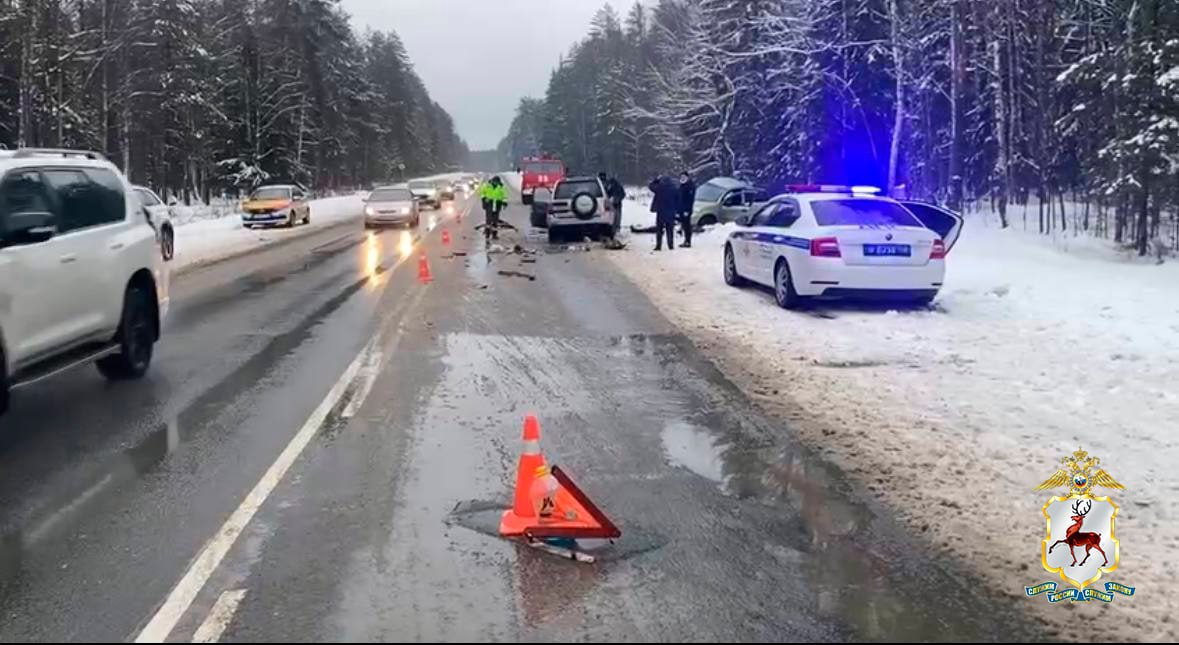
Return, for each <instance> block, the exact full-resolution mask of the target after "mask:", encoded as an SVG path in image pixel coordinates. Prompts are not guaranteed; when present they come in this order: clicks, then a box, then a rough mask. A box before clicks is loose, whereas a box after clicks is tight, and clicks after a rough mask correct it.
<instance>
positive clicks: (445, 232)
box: [442, 228, 450, 246]
mask: <svg viewBox="0 0 1179 645" xmlns="http://www.w3.org/2000/svg"><path fill="white" fill-rule="evenodd" d="M442 246H450V230H449V229H445V228H444V229H442Z"/></svg>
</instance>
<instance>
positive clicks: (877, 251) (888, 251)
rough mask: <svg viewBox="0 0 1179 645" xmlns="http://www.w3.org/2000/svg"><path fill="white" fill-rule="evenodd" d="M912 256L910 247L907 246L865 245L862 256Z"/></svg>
mask: <svg viewBox="0 0 1179 645" xmlns="http://www.w3.org/2000/svg"><path fill="white" fill-rule="evenodd" d="M911 254H912V250H911V247H910V246H909V245H908V244H865V245H864V255H872V256H882V255H898V256H901V257H906V258H907V257H909V256H910V255H911Z"/></svg>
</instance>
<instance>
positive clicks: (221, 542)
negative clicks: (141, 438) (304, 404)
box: [135, 338, 376, 643]
mask: <svg viewBox="0 0 1179 645" xmlns="http://www.w3.org/2000/svg"><path fill="white" fill-rule="evenodd" d="M375 343H376V339H375V338H374V339H373V340H371V341H369V343H368V344H367V345H365V347H364V349H363V350H361V352H360V353H359V354H357V355H356V358H354V359H353V360H352V363H351V364H350V365H348V369H346V370H344V373H343V374H341V375H340V379H339V380H338V381H336V384H335V385H333V386H332V389H331V390H330V391H328V393H327V396H326V397H325V398H324V399H323V401H322V402H321V403H320V404H319V407H317V408H315V411H314V412H312V413H311V416H310V417H308V419H307V422H306V423H304V424H303V427H302V428H300V429H299V432H297V433H295V436H294V438H292V439H291V442H290V443H289V444H287V447H286V448H285V449H284V450H283V451H282V453H281V454H279V456H278V459H276V460H275V461H274V463H273V464H271V465H270V468H269V469H268V470H267V471H266V473H265V474H263V475H262V479H260V480H259V481H258V483H257V484H256V485H255V486H254V489H253V490H251V491H250V494H249V495H246V498H245V499H244V500H242V503H241V505H240V506H238V507H237V510H235V511H234V512H233V514H232V515H230V516H229V519H228V520H226V521H225V524H223V525H222V526H221V528H220V529H219V530H218V531H217V533H216V535H214V536H213V537H212V538H210V539H209V541H208V542H207V543H205V547H204V548H203V549H201V552H200V554H199V555H198V556H197V558H196V560H194V561H193V563H192V565H190V566H189V568H188V571H187V572H185V574H184V577H183V578H181V579H180V582H178V583H176V587H175V588H174V589H172V593H170V594H168V597H167V599H165V600H164V604H163V605H161V606H160V608H159V610H157V611H156V613H155V615H154V616H152V619H151V621H149V622H148V624H147V626H146V627H144V628H143V631H141V632H139V635H138V636H136V637H135V642H136V643H162V642H163V641H164V640H165V639H166V638H168V635H169V634H171V633H172V630H173V629H174V628H175V627H176V623H178V622H180V618H181V617H182V616H184V612H186V611H188V608H189V607H190V606H192V601H193V600H195V599H196V596H197V593H199V592H200V590H201V589H202V588H203V587H204V586H205V583H206V582H208V581H209V577H210V576H212V575H213V572H214V571H216V570H217V566H218V565H220V564H221V560H222V559H224V558H225V554H226V553H229V549H230V548H231V547H233V544H234V543H235V542H237V538H238V536H240V535H241V534H242V531H244V530H245V528H246V525H247V524H249V523H250V520H251V519H252V518H253V517H254V514H255V513H257V512H258V509H259V508H261V506H262V503H263V502H265V501H266V498H267V497H269V496H270V494H271V493H272V492H274V489H275V487H277V486H278V483H279V482H280V481H281V480H282V478H283V476H284V475H286V474H287V470H289V469H290V467H291V465H292V464H294V463H295V460H296V459H298V458H299V455H300V454H301V453H302V452H303V450H304V449H305V448H306V447H307V444H309V443H311V438H312V437H314V436H315V433H316V432H317V431H318V430H319V427H320V426H321V425H323V422H324V419H326V418H327V415H328V413H329V412H331V411H332V408H334V407H335V406H336V404H337V403H339V401H340V397H342V396H343V395H344V392H345V391H347V389H348V386H349V385H351V383H352V381H353V379H355V378H356V374H357V372H359V371H360V368H361V366H362V365H363V364H364V361H365V359H366V358H367V356H368V354H369V353H370V352H371V351H372V348H373V346H374V345H375Z"/></svg>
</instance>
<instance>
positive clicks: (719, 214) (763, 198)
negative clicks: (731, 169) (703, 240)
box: [692, 177, 769, 228]
mask: <svg viewBox="0 0 1179 645" xmlns="http://www.w3.org/2000/svg"><path fill="white" fill-rule="evenodd" d="M767 201H769V195H767V194H766V193H765V191H762V190H759V189H758V188H755V187H754V186H753V185H751V184H749V183H747V182H744V181H741V180H740V179H734V178H732V177H715V178H713V179H710V180H708V181H706V182H704V183H703V184H700V186H699V187H698V188H696V203H695V204H693V205H692V226H693V227H694V228H702V227H704V226H714V225H716V224H723V223H725V222H735V221H737V218H738V217H740V216H742V215H746V214H749V213H752V212H753V211H755V210H757V209H758V208H760V207H761V205H762V204H764V203H766V202H767Z"/></svg>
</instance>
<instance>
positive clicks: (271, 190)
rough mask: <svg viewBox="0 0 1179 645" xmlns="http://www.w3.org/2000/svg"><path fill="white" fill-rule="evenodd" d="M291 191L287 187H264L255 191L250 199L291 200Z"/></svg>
mask: <svg viewBox="0 0 1179 645" xmlns="http://www.w3.org/2000/svg"><path fill="white" fill-rule="evenodd" d="M290 197H291V189H290V188H287V187H285V186H264V187H262V188H259V189H258V190H255V191H254V194H252V195H250V199H259V200H261V199H290Z"/></svg>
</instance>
